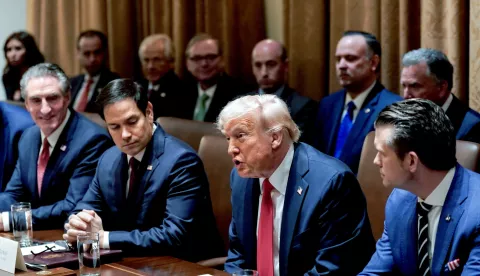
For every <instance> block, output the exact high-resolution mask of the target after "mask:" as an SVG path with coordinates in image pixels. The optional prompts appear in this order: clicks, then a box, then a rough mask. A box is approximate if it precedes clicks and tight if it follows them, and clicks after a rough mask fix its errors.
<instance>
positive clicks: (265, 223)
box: [257, 178, 273, 276]
mask: <svg viewBox="0 0 480 276" xmlns="http://www.w3.org/2000/svg"><path fill="white" fill-rule="evenodd" d="M272 190H273V186H272V184H271V183H270V181H268V178H267V179H265V181H263V193H262V205H261V207H260V208H261V209H260V221H259V227H258V239H257V270H258V274H259V275H262V276H273V204H272V197H271V195H270V194H271V192H272Z"/></svg>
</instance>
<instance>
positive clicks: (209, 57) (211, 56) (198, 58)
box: [188, 54, 220, 62]
mask: <svg viewBox="0 0 480 276" xmlns="http://www.w3.org/2000/svg"><path fill="white" fill-rule="evenodd" d="M219 56H220V55H218V54H209V55H204V56H192V57H189V58H188V59H189V60H191V61H193V62H201V61H202V60H205V61H208V62H213V61H214V60H215V59H217V58H218V57H219Z"/></svg>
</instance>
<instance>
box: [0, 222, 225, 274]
mask: <svg viewBox="0 0 480 276" xmlns="http://www.w3.org/2000/svg"><path fill="white" fill-rule="evenodd" d="M62 234H63V231H62V230H46V231H35V232H33V239H35V240H41V241H55V240H61V239H62ZM0 236H1V237H6V238H13V236H12V234H11V233H0ZM16 274H17V273H16ZM21 274H23V273H18V275H21ZM77 274H78V271H77ZM101 274H102V276H123V275H185V276H188V275H195V276H196V275H201V274H211V275H218V276H224V275H225V276H226V275H230V274H228V273H226V272H224V271H220V270H216V269H213V268H210V267H205V266H201V265H199V264H196V263H191V262H188V261H184V260H181V259H178V258H175V257H170V256H156V257H127V258H123V260H122V261H120V262H118V263H111V264H104V265H102V266H101Z"/></svg>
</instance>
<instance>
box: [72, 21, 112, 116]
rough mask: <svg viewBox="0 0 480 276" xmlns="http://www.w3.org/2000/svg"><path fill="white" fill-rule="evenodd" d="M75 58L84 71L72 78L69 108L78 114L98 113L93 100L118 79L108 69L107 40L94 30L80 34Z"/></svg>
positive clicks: (102, 34)
mask: <svg viewBox="0 0 480 276" xmlns="http://www.w3.org/2000/svg"><path fill="white" fill-rule="evenodd" d="M77 58H78V61H79V62H80V65H81V66H82V68H83V70H84V71H85V73H84V74H81V75H78V76H75V77H73V78H72V79H71V80H70V82H71V84H72V101H71V107H72V108H74V109H75V110H76V111H79V112H92V113H99V112H100V109H99V108H98V106H97V105H96V104H95V98H96V97H97V95H98V93H100V91H101V90H102V88H103V87H104V86H105V85H107V83H109V82H110V81H112V80H114V79H118V78H119V76H118V74H117V73H113V72H112V71H110V69H109V68H108V39H107V37H106V36H105V34H104V33H102V32H100V31H96V30H87V31H84V32H82V33H81V34H80V35H79V36H78V39H77Z"/></svg>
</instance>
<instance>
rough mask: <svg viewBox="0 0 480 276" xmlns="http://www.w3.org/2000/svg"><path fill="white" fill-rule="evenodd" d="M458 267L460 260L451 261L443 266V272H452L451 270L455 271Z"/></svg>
mask: <svg viewBox="0 0 480 276" xmlns="http://www.w3.org/2000/svg"><path fill="white" fill-rule="evenodd" d="M459 266H460V259H455V260H453V261H450V262H448V263H447V264H446V265H445V269H444V271H445V272H449V271H453V270H455V269H457V268H458V267H459Z"/></svg>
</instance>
